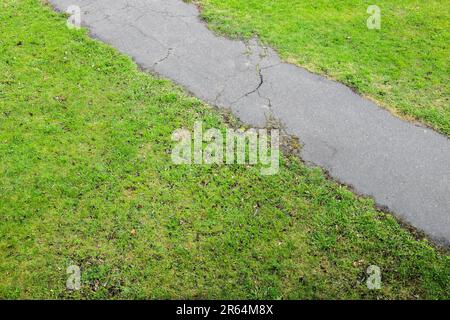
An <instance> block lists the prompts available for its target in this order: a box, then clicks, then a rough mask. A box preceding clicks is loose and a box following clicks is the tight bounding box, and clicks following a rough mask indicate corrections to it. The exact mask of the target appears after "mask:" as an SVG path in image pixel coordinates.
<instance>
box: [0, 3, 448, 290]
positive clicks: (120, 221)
mask: <svg viewBox="0 0 450 320" xmlns="http://www.w3.org/2000/svg"><path fill="white" fill-rule="evenodd" d="M0 30H1V34H0V71H1V78H0V141H1V143H0V174H1V180H0V298H8V299H10V298H51V299H53V298H89V299H92V298H102V299H118V298H127V299H128V298H285V299H287V298H341V299H342V298H367V299H375V298H412V299H415V298H441V299H445V298H447V299H448V298H450V256H449V254H448V253H444V252H440V251H439V250H437V249H436V248H434V247H433V246H431V245H430V244H429V243H428V242H427V241H426V240H415V239H414V237H413V236H412V235H411V234H410V233H409V232H407V231H406V230H405V229H403V228H402V227H400V226H399V224H398V223H397V222H396V220H395V219H393V218H392V217H391V216H390V215H388V214H383V213H381V212H378V211H376V210H375V209H374V205H373V202H372V201H371V200H369V199H362V198H358V197H356V196H355V195H353V194H352V192H350V191H349V190H348V189H347V188H345V187H342V186H339V185H337V184H335V183H333V182H330V181H328V180H327V179H326V178H325V177H324V174H323V173H322V172H321V171H320V170H319V169H310V168H307V167H305V166H304V165H302V164H301V163H299V161H297V160H296V159H295V158H291V157H284V158H283V159H282V165H281V170H280V173H279V174H278V175H273V176H261V174H260V171H259V169H258V168H256V167H246V166H238V165H235V166H176V165H174V164H172V162H171V160H170V158H171V156H170V150H171V148H172V145H173V143H172V142H171V134H172V132H173V130H175V129H178V128H181V127H185V128H192V127H193V124H194V122H195V121H196V120H203V121H204V123H205V127H220V128H225V124H224V122H223V120H222V117H221V116H220V115H219V114H218V113H216V111H214V110H213V109H211V108H210V107H208V106H206V105H204V104H203V103H201V102H199V101H198V100H197V99H194V98H192V97H190V96H189V95H188V94H186V93H185V92H183V90H181V89H180V88H178V87H177V86H175V85H173V84H171V83H170V82H169V81H166V80H159V79H156V78H154V77H152V76H150V75H147V74H144V73H142V72H140V71H139V70H138V68H137V66H136V65H135V64H134V63H133V62H132V61H131V60H130V59H129V58H127V57H125V56H123V55H121V54H119V53H118V52H116V51H115V50H114V49H111V48H110V47H108V46H106V45H104V44H102V43H100V42H97V41H94V40H91V39H90V38H89V37H88V36H87V33H86V32H85V31H84V30H80V31H76V30H69V29H68V28H66V25H65V18H64V17H63V16H61V15H58V14H56V13H54V12H53V11H52V9H51V8H49V7H46V6H43V5H42V4H41V2H40V1H38V0H4V1H2V2H1V3H0ZM74 264H75V265H79V266H80V267H81V272H82V278H81V285H82V287H81V290H80V291H74V292H70V291H67V290H66V280H67V277H68V275H67V274H66V268H67V267H68V266H69V265H74ZM369 265H378V266H379V267H380V268H381V270H382V281H383V282H382V288H381V290H375V291H371V290H368V289H367V287H366V284H365V278H366V273H365V271H366V269H367V267H368V266H369Z"/></svg>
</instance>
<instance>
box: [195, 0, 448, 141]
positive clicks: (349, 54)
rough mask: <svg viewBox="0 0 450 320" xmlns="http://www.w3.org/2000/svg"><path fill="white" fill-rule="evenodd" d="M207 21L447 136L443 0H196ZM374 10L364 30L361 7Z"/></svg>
mask: <svg viewBox="0 0 450 320" xmlns="http://www.w3.org/2000/svg"><path fill="white" fill-rule="evenodd" d="M195 2H197V3H199V4H200V5H201V6H202V8H203V11H202V12H203V17H204V18H205V20H206V21H207V22H208V23H209V26H210V27H211V28H212V29H213V30H216V31H218V32H221V33H224V34H226V35H230V36H235V37H243V38H249V37H252V36H253V35H255V34H256V35H258V36H259V38H260V40H261V41H262V42H264V43H266V44H269V45H271V46H273V47H274V48H275V49H277V50H278V52H279V53H280V54H281V56H282V57H283V58H285V60H287V61H290V62H293V63H296V64H298V65H301V66H304V67H306V68H307V69H309V70H311V71H313V72H316V73H320V74H325V75H327V76H328V77H330V78H332V79H336V80H338V81H340V82H343V83H345V84H346V85H348V86H350V87H352V88H354V89H355V90H356V91H358V92H360V93H362V94H364V95H366V96H368V97H370V98H372V99H374V100H376V101H377V102H378V103H379V104H381V105H383V106H384V107H386V108H388V109H389V110H391V111H393V112H394V113H396V114H398V115H400V116H402V117H405V118H407V119H417V120H419V121H422V122H423V123H424V124H427V125H429V126H431V127H434V128H435V129H437V130H438V131H440V132H442V133H443V134H445V135H447V136H450V102H449V92H450V86H449V83H450V81H449V75H450V66H449V57H450V45H449V44H450V2H449V1H448V0H445V1H443V0H378V1H372V0H370V1H369V0H367V1H366V0H357V1H355V0H340V1H331V0H245V1H243V0H196V1H195ZM373 4H376V5H377V6H379V7H380V9H381V29H380V30H369V29H368V28H367V24H366V21H367V19H368V18H369V14H368V13H367V8H368V6H369V5H373Z"/></svg>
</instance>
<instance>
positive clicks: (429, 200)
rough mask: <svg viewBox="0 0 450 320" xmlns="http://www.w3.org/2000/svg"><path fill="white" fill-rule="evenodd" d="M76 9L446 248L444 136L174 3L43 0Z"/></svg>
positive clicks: (143, 60)
mask: <svg viewBox="0 0 450 320" xmlns="http://www.w3.org/2000/svg"><path fill="white" fill-rule="evenodd" d="M49 2H50V4H52V5H53V7H54V8H55V9H56V10H58V11H66V10H67V8H68V7H69V6H73V5H75V6H78V7H79V8H81V21H82V24H83V26H85V27H87V28H88V29H89V31H90V33H91V36H93V37H95V38H97V39H99V40H101V41H103V42H106V43H108V44H110V45H111V46H113V47H115V48H116V49H118V50H119V51H120V52H122V53H124V54H127V55H129V56H131V57H132V58H133V59H134V61H135V62H136V63H137V64H138V65H140V66H141V67H142V68H143V69H144V70H145V71H150V72H152V73H156V74H158V75H160V76H162V77H165V78H168V79H170V80H172V81H174V82H176V83H178V84H179V85H181V86H182V87H184V88H185V89H186V90H187V91H189V92H190V93H192V94H193V95H195V96H196V97H198V98H199V99H201V100H203V101H205V102H207V103H209V104H212V105H215V106H217V107H220V108H230V110H231V112H232V113H233V115H234V116H236V117H237V118H238V119H239V120H240V121H242V122H243V123H245V124H248V125H250V126H254V127H265V126H266V125H267V124H268V121H269V120H268V119H277V121H279V122H280V123H282V125H283V129H284V131H285V133H286V134H288V135H291V136H294V137H297V138H298V139H299V141H300V143H301V145H302V148H301V151H300V157H301V159H302V160H303V161H305V162H306V163H308V164H309V165H313V166H319V167H321V168H322V169H324V170H325V172H327V173H328V175H329V176H330V177H331V178H332V179H334V180H336V181H338V182H339V183H342V184H345V185H347V186H350V187H351V188H352V189H353V191H354V192H355V193H357V194H359V195H363V196H368V197H372V198H373V199H374V200H375V202H376V204H377V205H378V206H379V207H380V208H382V210H385V211H386V209H387V210H388V211H389V212H392V213H393V214H394V216H396V217H397V218H398V219H399V220H400V222H401V223H402V224H405V223H406V224H407V225H410V226H412V227H413V228H414V229H417V230H420V231H423V232H424V233H425V234H426V235H427V236H428V237H429V238H430V239H431V240H433V241H434V242H436V243H437V244H439V245H444V246H449V245H450V160H449V159H450V140H449V139H448V138H447V137H445V136H443V135H441V134H439V133H437V132H435V131H433V130H432V129H429V128H425V127H423V126H420V125H417V124H413V123H409V122H407V121H404V120H401V119H399V118H397V117H395V116H393V115H392V114H391V113H390V112H388V111H387V110H385V109H383V108H381V107H379V106H377V105H376V104H375V103H373V102H372V101H369V100H368V99H366V98H363V97H361V96H360V95H358V94H356V93H355V92H353V91H352V90H351V89H350V88H348V87H346V86H344V85H342V84H340V83H338V82H335V81H332V80H328V79H326V78H325V77H323V76H320V75H316V74H313V73H311V72H309V71H307V70H305V69H303V68H301V67H298V66H295V65H293V64H290V63H286V62H283V61H281V59H280V58H279V56H278V54H277V53H276V52H275V51H274V50H272V49H271V48H268V47H263V46H260V45H259V43H258V42H257V41H256V40H251V41H249V42H244V41H240V40H231V39H228V38H224V37H221V36H218V35H216V34H214V33H213V32H212V31H211V30H209V29H208V27H207V25H206V24H205V23H204V22H203V21H202V20H201V19H200V17H199V11H198V8H197V7H196V5H195V4H192V3H185V2H183V1H182V0H133V1H131V0H128V1H127V0H115V1H108V0H50V1H49Z"/></svg>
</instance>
